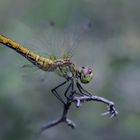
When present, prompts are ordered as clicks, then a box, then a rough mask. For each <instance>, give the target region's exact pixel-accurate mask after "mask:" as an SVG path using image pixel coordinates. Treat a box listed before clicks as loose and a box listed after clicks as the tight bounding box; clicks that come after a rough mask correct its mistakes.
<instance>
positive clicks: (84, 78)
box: [79, 67, 93, 84]
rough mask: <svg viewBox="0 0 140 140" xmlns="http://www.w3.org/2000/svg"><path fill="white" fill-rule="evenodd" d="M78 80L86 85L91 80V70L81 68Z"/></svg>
mask: <svg viewBox="0 0 140 140" xmlns="http://www.w3.org/2000/svg"><path fill="white" fill-rule="evenodd" d="M79 78H80V81H81V83H83V84H88V83H89V82H90V81H91V80H92V79H93V72H92V69H91V68H88V67H82V68H81V70H80V71H79Z"/></svg>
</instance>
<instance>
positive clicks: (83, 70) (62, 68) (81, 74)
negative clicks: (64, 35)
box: [0, 35, 117, 116]
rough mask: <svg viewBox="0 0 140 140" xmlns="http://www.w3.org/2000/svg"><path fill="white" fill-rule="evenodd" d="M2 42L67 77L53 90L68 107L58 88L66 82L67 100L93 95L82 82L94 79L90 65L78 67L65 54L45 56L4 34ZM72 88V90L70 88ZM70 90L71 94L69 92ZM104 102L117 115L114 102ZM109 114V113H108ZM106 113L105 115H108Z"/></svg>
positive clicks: (31, 60) (51, 70)
mask: <svg viewBox="0 0 140 140" xmlns="http://www.w3.org/2000/svg"><path fill="white" fill-rule="evenodd" d="M0 43H1V44H3V45H5V46H7V47H8V48H11V49H13V50H14V51H16V52H17V53H19V54H20V55H22V56H23V57H25V58H26V59H27V60H28V61H30V62H31V63H32V64H33V65H34V66H36V67H38V68H39V69H41V70H43V71H45V72H55V73H57V74H58V75H59V76H61V77H63V78H64V79H65V81H64V82H62V83H60V84H59V85H57V86H56V87H54V88H53V89H52V90H51V92H52V93H53V95H54V96H56V97H57V99H58V100H59V101H60V102H61V103H62V104H63V105H64V106H65V107H66V104H67V103H68V102H66V101H65V100H64V99H63V98H62V97H61V96H60V95H59V93H58V89H59V88H61V87H63V86H64V85H65V84H67V83H69V84H68V86H67V88H66V90H65V92H64V97H66V99H67V101H71V100H73V99H74V97H75V95H78V96H80V97H81V96H84V95H85V96H92V94H91V93H90V92H88V91H87V90H86V89H84V88H83V85H82V84H88V83H90V82H91V81H92V79H93V77H94V74H93V70H92V69H91V68H90V67H87V66H82V67H77V65H76V64H75V63H74V62H73V61H72V60H71V57H69V56H68V55H67V56H66V55H64V56H63V57H62V58H57V57H43V56H41V55H39V54H37V53H34V52H32V51H31V50H29V49H28V48H26V47H24V46H22V45H21V44H19V43H17V42H15V41H13V40H12V39H9V38H8V37H6V36H4V35H0ZM75 86H76V88H77V89H78V92H77V91H76V90H75ZM70 89H71V90H70ZM69 90H70V94H69ZM95 100H96V101H100V99H99V98H97V99H95ZM101 100H102V102H104V103H107V104H108V105H109V106H110V110H109V113H110V114H111V115H112V116H116V114H117V111H116V110H115V108H114V107H113V108H112V106H114V104H112V102H111V103H110V102H108V101H106V100H104V99H103V98H101ZM106 114H108V113H106ZM106 114H105V115H106Z"/></svg>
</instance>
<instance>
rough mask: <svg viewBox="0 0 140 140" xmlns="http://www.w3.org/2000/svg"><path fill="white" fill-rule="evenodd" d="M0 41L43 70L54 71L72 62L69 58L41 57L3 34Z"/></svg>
mask: <svg viewBox="0 0 140 140" xmlns="http://www.w3.org/2000/svg"><path fill="white" fill-rule="evenodd" d="M0 43H2V44H4V45H6V46H7V47H9V48H11V49H13V50H15V51H16V52H18V53H19V54H21V55H22V56H24V57H25V58H26V59H28V60H29V61H30V62H32V63H33V64H34V65H36V66H37V67H39V68H40V69H42V70H44V71H54V70H56V69H57V67H63V66H68V65H71V64H72V63H71V61H70V60H69V59H55V60H51V59H50V58H45V57H42V56H40V55H38V54H36V53H33V52H32V51H30V50H29V49H27V48H25V47H23V46H22V45H20V44H18V43H16V42H14V41H13V40H11V39H8V38H7V37H5V36H3V35H0Z"/></svg>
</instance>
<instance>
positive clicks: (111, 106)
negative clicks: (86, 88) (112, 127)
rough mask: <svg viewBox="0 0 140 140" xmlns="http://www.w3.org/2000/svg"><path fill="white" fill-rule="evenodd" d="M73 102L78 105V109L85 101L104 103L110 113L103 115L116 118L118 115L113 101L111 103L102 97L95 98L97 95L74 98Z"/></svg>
mask: <svg viewBox="0 0 140 140" xmlns="http://www.w3.org/2000/svg"><path fill="white" fill-rule="evenodd" d="M72 101H73V102H75V103H76V107H80V105H81V102H85V101H97V102H102V103H104V104H106V105H107V107H108V111H107V112H105V113H103V114H102V115H107V114H110V115H111V117H114V116H116V115H117V114H118V112H117V111H116V109H115V107H114V103H113V102H112V101H109V100H107V99H105V98H103V97H100V96H95V95H92V96H86V95H84V96H74V97H73V99H72Z"/></svg>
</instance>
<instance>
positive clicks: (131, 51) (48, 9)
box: [0, 0, 140, 140]
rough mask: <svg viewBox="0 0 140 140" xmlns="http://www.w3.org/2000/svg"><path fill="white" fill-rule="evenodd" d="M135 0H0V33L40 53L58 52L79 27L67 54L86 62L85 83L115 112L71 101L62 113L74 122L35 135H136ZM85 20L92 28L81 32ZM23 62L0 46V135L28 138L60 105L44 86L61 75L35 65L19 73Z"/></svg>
mask: <svg viewBox="0 0 140 140" xmlns="http://www.w3.org/2000/svg"><path fill="white" fill-rule="evenodd" d="M139 5H140V1H139V0H133V1H132V0H40V1H37V0H24V1H23V0H0V34H3V35H5V36H8V37H9V38H11V39H13V40H15V41H17V42H18V43H21V44H23V45H24V46H26V47H27V48H30V49H31V50H37V51H36V52H40V54H45V52H47V51H50V53H51V51H52V53H53V51H54V52H55V53H59V52H60V53H62V51H64V50H65V49H67V48H68V47H67V45H66V44H69V43H71V42H76V38H77V37H76V36H78V38H79V36H80V34H82V35H81V36H82V37H80V41H77V42H78V43H75V46H76V47H74V48H76V49H72V50H73V53H74V54H75V55H74V57H73V59H72V60H73V61H74V62H75V63H76V64H77V65H78V66H83V65H85V66H90V67H93V69H94V75H95V78H94V80H93V81H92V82H91V83H90V84H88V85H85V86H84V87H85V88H86V89H88V90H89V91H90V92H92V93H95V94H96V95H99V96H103V97H105V98H107V99H110V100H112V101H114V102H115V105H116V108H117V110H118V112H119V115H118V117H117V118H113V119H110V118H109V117H108V116H105V117H103V116H101V115H100V114H101V113H103V112H105V111H106V106H104V105H103V104H100V103H94V102H92V103H85V104H83V105H82V107H80V108H78V109H77V108H75V106H73V107H72V108H71V110H70V114H69V117H70V118H71V119H72V120H73V121H74V122H75V123H76V124H77V129H75V130H71V128H69V127H67V126H66V125H65V124H60V125H58V126H56V127H54V128H51V129H49V130H47V131H45V132H44V133H43V134H42V135H41V136H40V138H39V139H40V140H72V139H79V140H124V139H127V140H132V139H135V140H139V139H140V133H139V131H140V107H139V106H140V28H139V25H140V14H139V13H140V10H139ZM86 20H89V21H90V22H91V23H92V29H91V30H90V31H88V32H86V33H85V34H84V35H83V32H81V31H80V29H81V28H80V25H81V24H82V23H84V21H86ZM48 22H50V23H51V24H54V25H55V26H53V27H50V26H48ZM64 30H66V31H67V32H65V33H64ZM67 33H68V34H67ZM73 38H74V39H73ZM63 41H65V45H62V44H63V43H62V42H63ZM67 41H68V43H67ZM57 47H58V48H59V49H58V48H57ZM45 49H46V50H45ZM24 64H28V61H27V60H25V58H23V57H22V56H20V55H19V54H17V53H16V52H15V51H13V50H11V49H9V48H6V47H5V46H3V45H0V139H1V140H35V139H37V138H36V132H38V130H39V128H40V127H41V126H42V125H44V124H45V123H47V122H49V121H51V120H53V119H55V118H57V117H58V116H60V115H61V112H62V105H61V103H60V102H59V101H58V100H57V99H56V98H55V97H54V96H53V95H52V94H51V92H50V90H51V89H52V88H53V87H55V86H56V85H57V84H59V83H60V82H62V81H63V80H64V79H63V78H60V77H59V76H57V75H55V74H53V73H45V74H44V73H43V72H41V71H39V70H37V71H36V70H35V69H34V68H33V69H31V70H30V71H29V70H27V72H26V71H24V70H23V69H22V68H21V67H22V66H23V65H24ZM43 75H44V76H43ZM44 77H45V80H44Z"/></svg>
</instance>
